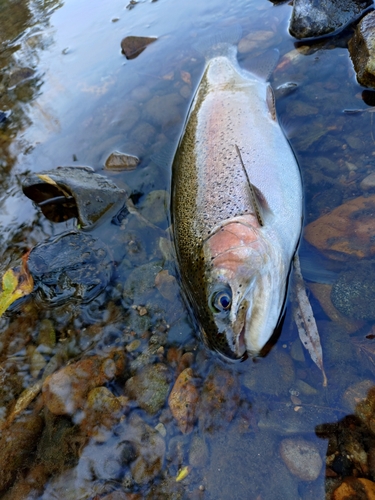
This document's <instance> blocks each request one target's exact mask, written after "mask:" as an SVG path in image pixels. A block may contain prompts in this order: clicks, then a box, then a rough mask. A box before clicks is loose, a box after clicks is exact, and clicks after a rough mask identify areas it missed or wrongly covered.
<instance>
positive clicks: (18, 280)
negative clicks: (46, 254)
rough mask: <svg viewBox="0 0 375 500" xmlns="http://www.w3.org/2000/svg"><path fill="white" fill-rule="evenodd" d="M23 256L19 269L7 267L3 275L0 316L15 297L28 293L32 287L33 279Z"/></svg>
mask: <svg viewBox="0 0 375 500" xmlns="http://www.w3.org/2000/svg"><path fill="white" fill-rule="evenodd" d="M28 256H29V254H28V253H27V254H26V255H24V256H23V258H22V266H21V269H8V270H7V271H6V273H5V274H4V276H3V281H2V284H3V291H2V292H1V294H0V316H2V315H3V314H4V312H5V311H6V310H7V309H8V307H9V306H10V305H11V304H13V302H15V301H16V300H17V299H19V298H21V297H23V296H24V295H28V294H29V293H31V292H32V291H33V289H34V280H33V278H32V276H31V274H30V273H29V271H28V269H27V258H28Z"/></svg>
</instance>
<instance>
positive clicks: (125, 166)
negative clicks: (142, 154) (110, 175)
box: [105, 151, 139, 170]
mask: <svg viewBox="0 0 375 500" xmlns="http://www.w3.org/2000/svg"><path fill="white" fill-rule="evenodd" d="M138 163H139V158H137V156H133V155H128V154H125V153H121V152H120V151H113V153H111V154H110V155H109V156H108V158H107V159H106V161H105V168H106V169H107V170H134V169H135V168H136V167H137V165H138Z"/></svg>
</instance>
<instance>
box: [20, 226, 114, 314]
mask: <svg viewBox="0 0 375 500" xmlns="http://www.w3.org/2000/svg"><path fill="white" fill-rule="evenodd" d="M28 267H29V271H30V273H31V275H32V277H33V279H34V285H35V286H34V290H35V291H37V293H38V296H39V297H40V299H41V300H42V302H48V303H50V304H51V305H54V306H58V305H61V304H65V303H66V302H67V301H68V300H70V301H78V302H83V303H86V302H90V301H91V300H93V299H94V298H95V297H97V295H99V293H100V292H102V291H103V290H104V289H105V288H106V286H107V285H108V283H109V281H110V278H111V276H112V270H113V269H112V256H111V255H110V253H109V251H108V249H107V247H106V246H105V245H104V244H103V243H102V242H101V241H100V240H98V239H97V238H94V237H93V236H91V235H89V234H85V233H78V232H70V233H65V234H63V235H60V236H58V237H57V238H51V239H49V240H47V241H45V242H44V243H41V244H39V245H37V246H36V247H34V248H33V249H32V251H31V252H30V255H29V259H28Z"/></svg>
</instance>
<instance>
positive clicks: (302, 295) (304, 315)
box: [294, 256, 327, 387]
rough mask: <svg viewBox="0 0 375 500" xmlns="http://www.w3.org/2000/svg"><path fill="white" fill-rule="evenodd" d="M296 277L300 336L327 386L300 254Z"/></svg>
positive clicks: (316, 328)
mask: <svg viewBox="0 0 375 500" xmlns="http://www.w3.org/2000/svg"><path fill="white" fill-rule="evenodd" d="M294 278H295V295H296V307H295V310H294V320H295V322H296V325H297V329H298V334H299V338H300V339H301V342H302V344H303V345H304V347H305V349H307V351H308V353H309V354H310V356H311V359H312V360H313V361H314V363H315V364H316V366H317V367H318V368H319V369H320V370H321V371H322V374H323V387H326V386H327V377H326V374H325V371H324V366H323V351H322V346H321V343H320V337H319V332H318V327H317V326H316V322H315V318H314V313H313V311H312V309H311V304H310V301H309V299H308V297H307V294H306V288H305V283H304V281H303V277H302V273H301V266H300V262H299V258H298V256H295V258H294Z"/></svg>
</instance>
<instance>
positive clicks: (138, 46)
mask: <svg viewBox="0 0 375 500" xmlns="http://www.w3.org/2000/svg"><path fill="white" fill-rule="evenodd" d="M156 40H157V38H155V37H146V36H127V37H125V38H123V39H122V41H121V49H122V53H123V54H124V56H125V57H126V59H135V58H136V57H137V56H139V54H141V53H142V52H143V51H144V50H145V48H146V47H147V46H148V45H150V43H154V42H156Z"/></svg>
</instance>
